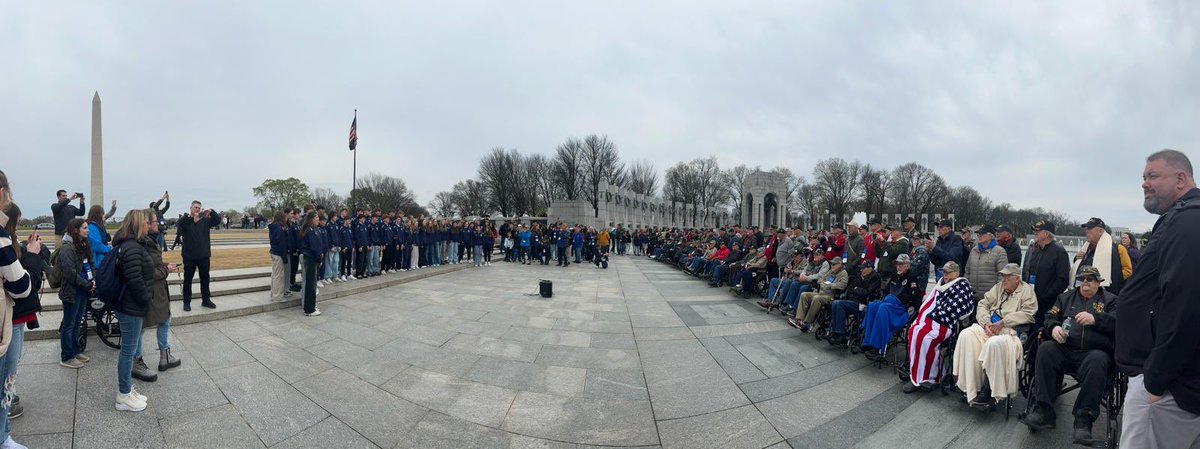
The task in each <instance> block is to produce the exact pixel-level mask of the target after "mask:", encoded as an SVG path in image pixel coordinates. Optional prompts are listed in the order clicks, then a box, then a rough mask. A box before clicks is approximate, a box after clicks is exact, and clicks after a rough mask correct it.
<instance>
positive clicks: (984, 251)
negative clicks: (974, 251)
mask: <svg viewBox="0 0 1200 449" xmlns="http://www.w3.org/2000/svg"><path fill="white" fill-rule="evenodd" d="M975 246H978V247H979V252H981V253H986V252H988V250H989V249H992V248H995V247H996V239H992V241H990V242H988V246H987V248H984V247H983V244H982V243H976V244H975Z"/></svg>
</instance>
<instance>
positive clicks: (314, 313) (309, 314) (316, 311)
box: [304, 309, 321, 316]
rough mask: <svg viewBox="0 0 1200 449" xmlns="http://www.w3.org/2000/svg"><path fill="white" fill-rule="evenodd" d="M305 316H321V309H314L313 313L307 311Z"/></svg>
mask: <svg viewBox="0 0 1200 449" xmlns="http://www.w3.org/2000/svg"><path fill="white" fill-rule="evenodd" d="M304 316H321V309H313V311H312V313H306V314H304Z"/></svg>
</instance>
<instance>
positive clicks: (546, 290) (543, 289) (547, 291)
mask: <svg viewBox="0 0 1200 449" xmlns="http://www.w3.org/2000/svg"><path fill="white" fill-rule="evenodd" d="M538 292H540V293H541V294H542V297H543V298H549V297H551V296H554V283H553V282H550V281H548V280H545V279H542V281H541V282H538Z"/></svg>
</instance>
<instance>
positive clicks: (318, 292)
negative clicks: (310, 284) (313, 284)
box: [313, 288, 321, 295]
mask: <svg viewBox="0 0 1200 449" xmlns="http://www.w3.org/2000/svg"><path fill="white" fill-rule="evenodd" d="M316 290H317V291H315V292H313V294H314V295H319V294H321V289H319V288H318V289H316Z"/></svg>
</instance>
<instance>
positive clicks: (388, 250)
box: [379, 245, 396, 271]
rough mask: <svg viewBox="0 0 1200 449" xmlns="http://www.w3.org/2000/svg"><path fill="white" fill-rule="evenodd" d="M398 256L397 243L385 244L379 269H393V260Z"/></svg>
mask: <svg viewBox="0 0 1200 449" xmlns="http://www.w3.org/2000/svg"><path fill="white" fill-rule="evenodd" d="M395 258H396V245H384V246H383V260H382V261H380V262H379V271H388V270H391V269H392V260H395Z"/></svg>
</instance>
